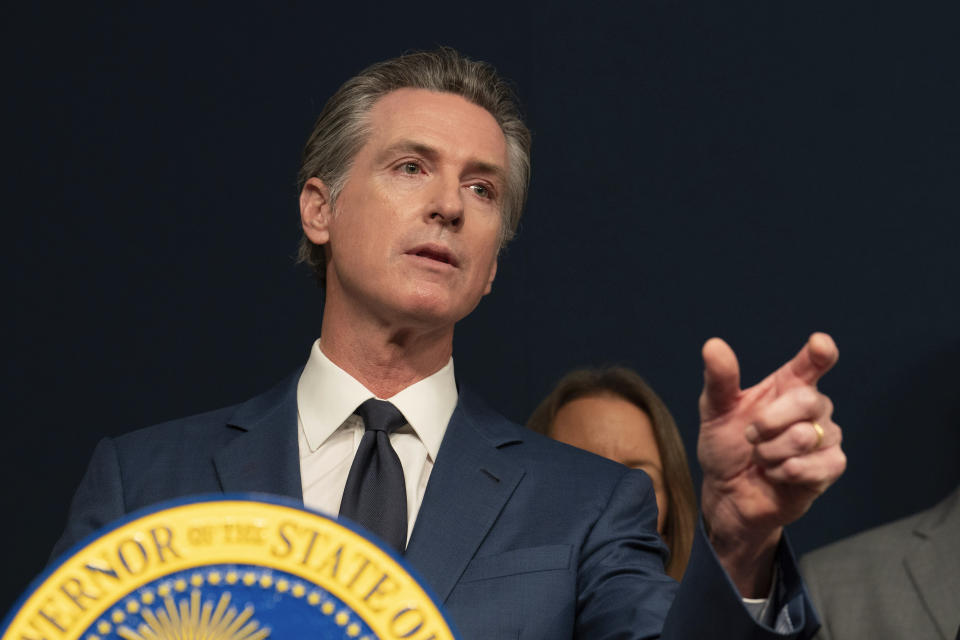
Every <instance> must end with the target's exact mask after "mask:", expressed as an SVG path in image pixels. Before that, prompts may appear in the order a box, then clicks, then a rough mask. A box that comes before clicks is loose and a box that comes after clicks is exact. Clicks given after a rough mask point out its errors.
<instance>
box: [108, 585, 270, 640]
mask: <svg viewBox="0 0 960 640" xmlns="http://www.w3.org/2000/svg"><path fill="white" fill-rule="evenodd" d="M200 599H201V596H200V591H197V590H194V591H192V592H191V593H190V599H189V600H188V599H187V598H181V599H180V601H179V602H174V600H173V598H172V597H171V596H169V595H168V596H165V597H164V598H163V605H164V606H163V607H158V608H157V609H154V610H151V609H149V608H148V607H144V608H143V610H142V611H141V613H140V615H141V617H142V618H143V622H142V623H141V624H140V625H138V626H137V629H136V630H134V629H131V628H130V627H128V626H126V625H121V626H119V627H117V630H116V633H117V635H118V636H120V637H121V638H123V639H124V640H180V639H181V638H192V639H195V640H263V639H264V638H267V637H269V635H270V629H268V628H264V627H261V626H260V623H259V622H257V621H256V620H251V618H252V617H253V606H252V605H249V604H248V605H247V606H246V607H244V609H243V611H241V612H239V613H237V608H236V607H231V606H230V594H229V593H224V594H223V595H221V596H220V600H219V601H218V602H217V604H216V607H214V604H213V601H212V600H207V601H205V602H203V603H202V604H201V602H200Z"/></svg>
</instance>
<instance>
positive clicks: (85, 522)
mask: <svg viewBox="0 0 960 640" xmlns="http://www.w3.org/2000/svg"><path fill="white" fill-rule="evenodd" d="M125 513H126V509H125V508H124V500H123V485H122V481H121V474H120V464H119V462H118V459H117V449H116V446H115V445H114V443H113V440H111V439H110V438H104V439H103V440H101V441H100V442H99V443H98V444H97V447H96V449H94V451H93V456H92V457H91V459H90V464H89V465H88V466H87V472H86V473H85V474H84V476H83V479H82V480H81V481H80V485H79V486H78V487H77V492H76V493H75V494H74V496H73V502H72V503H71V504H70V511H69V515H68V516H67V526H66V529H65V530H64V532H63V535H62V536H61V537H60V540H59V541H57V544H56V545H54V547H53V551H52V552H51V554H50V561H51V562H52V561H53V560H56V559H57V558H58V557H59V556H60V555H61V554H63V553H64V552H65V551H68V550H69V549H70V548H71V547H73V546H74V545H75V544H76V543H78V542H80V541H81V540H83V539H84V538H86V537H87V536H88V535H90V534H91V533H93V532H94V531H97V530H98V529H100V528H101V527H103V526H104V525H107V524H109V523H110V522H113V521H114V520H116V519H117V518H119V517H121V516H122V515H124V514H125Z"/></svg>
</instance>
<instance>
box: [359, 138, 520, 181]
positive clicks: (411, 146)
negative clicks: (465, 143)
mask: <svg viewBox="0 0 960 640" xmlns="http://www.w3.org/2000/svg"><path fill="white" fill-rule="evenodd" d="M398 153H415V154H417V155H420V156H423V157H425V158H427V159H428V160H436V159H437V158H438V157H439V156H440V152H439V151H437V150H436V149H434V148H433V147H431V146H430V145H428V144H424V143H422V142H417V141H416V140H398V141H397V142H394V143H393V144H391V145H390V146H389V147H387V148H386V149H384V150H383V151H382V152H380V153H379V154H378V155H377V160H378V161H380V162H385V161H386V160H387V159H389V158H390V156H393V155H396V154H398ZM466 171H467V173H479V174H483V175H488V176H492V177H494V178H496V179H497V180H499V181H500V182H505V181H506V177H507V171H506V169H504V168H503V167H501V166H500V165H498V164H494V163H491V162H485V161H483V160H470V161H468V162H467V167H466Z"/></svg>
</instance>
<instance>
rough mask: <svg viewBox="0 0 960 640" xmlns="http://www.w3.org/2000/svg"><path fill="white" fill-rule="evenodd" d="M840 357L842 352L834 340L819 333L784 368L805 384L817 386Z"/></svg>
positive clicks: (812, 336)
mask: <svg viewBox="0 0 960 640" xmlns="http://www.w3.org/2000/svg"><path fill="white" fill-rule="evenodd" d="M839 357H840V351H839V350H838V349H837V345H836V343H834V341H833V338H831V337H830V336H829V335H827V334H826V333H820V332H817V333H814V334H813V335H811V336H810V338H808V339H807V344H805V345H803V348H802V349H800V351H799V353H797V355H795V356H794V357H793V359H792V360H790V362H788V363H787V364H785V365H784V368H785V369H786V370H788V371H789V372H790V373H791V374H792V375H793V376H795V377H797V378H799V379H800V380H802V381H803V382H806V383H807V384H815V383H816V382H817V380H819V379H820V378H822V377H823V375H824V374H825V373H826V372H827V371H830V369H832V368H833V365H835V364H836V363H837V359H838V358H839Z"/></svg>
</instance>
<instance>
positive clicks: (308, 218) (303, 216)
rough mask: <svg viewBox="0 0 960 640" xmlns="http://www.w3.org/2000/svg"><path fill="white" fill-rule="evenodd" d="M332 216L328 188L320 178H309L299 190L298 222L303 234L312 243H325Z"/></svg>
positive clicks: (328, 236)
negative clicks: (301, 226)
mask: <svg viewBox="0 0 960 640" xmlns="http://www.w3.org/2000/svg"><path fill="white" fill-rule="evenodd" d="M332 218H333V207H332V205H331V202H330V190H329V189H328V188H327V185H325V184H324V183H323V180H321V179H320V178H310V179H309V180H307V181H306V183H304V185H303V189H302V190H301V191H300V223H301V224H302V225H303V233H304V235H306V236H307V238H308V239H309V240H310V242H312V243H313V244H321V245H322V244H326V243H327V242H328V241H329V240H330V228H329V227H330V220H331V219H332Z"/></svg>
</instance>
